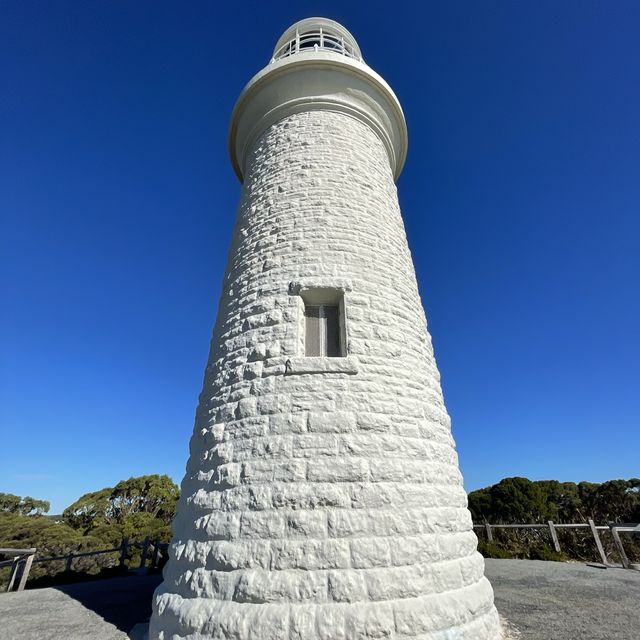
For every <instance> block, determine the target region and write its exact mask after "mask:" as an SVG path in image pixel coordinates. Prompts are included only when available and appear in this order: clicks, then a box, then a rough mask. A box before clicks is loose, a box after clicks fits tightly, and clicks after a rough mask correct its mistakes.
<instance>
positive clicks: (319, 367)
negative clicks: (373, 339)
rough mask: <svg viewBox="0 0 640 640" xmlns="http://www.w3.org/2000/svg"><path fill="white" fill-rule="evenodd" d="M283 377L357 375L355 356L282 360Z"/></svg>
mask: <svg viewBox="0 0 640 640" xmlns="http://www.w3.org/2000/svg"><path fill="white" fill-rule="evenodd" d="M283 364H284V367H285V371H284V375H286V376H293V375H300V374H305V373H346V374H348V375H355V374H356V373H358V359H357V358H356V357H355V356H346V357H343V358H328V357H322V356H320V357H308V358H307V357H295V358H284V359H283Z"/></svg>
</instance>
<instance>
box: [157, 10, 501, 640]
mask: <svg viewBox="0 0 640 640" xmlns="http://www.w3.org/2000/svg"><path fill="white" fill-rule="evenodd" d="M229 145H230V151H231V158H232V161H233V165H234V167H235V170H236V172H237V174H238V177H239V178H240V180H241V181H242V196H241V200H240V205H239V209H238V217H237V222H236V227H235V232H234V237H233V242H232V245H231V249H230V253H229V259H228V264H227V269H226V273H225V276H224V286H223V294H222V297H221V300H220V304H219V309H218V318H217V322H216V326H215V329H214V333H213V339H212V342H211V352H210V356H209V362H208V365H207V368H206V373H205V379H204V386H203V390H202V394H201V396H200V405H199V407H198V411H197V415H196V424H195V430H194V434H193V438H192V440H191V449H190V450H191V455H190V458H189V462H188V465H187V470H186V475H185V478H184V481H183V483H182V497H181V500H180V503H179V506H178V514H177V516H176V519H175V522H174V539H173V543H172V545H171V548H170V560H169V563H168V565H167V566H166V568H165V572H164V583H163V584H162V585H161V586H160V587H159V589H158V590H157V592H156V594H155V597H154V613H153V617H152V619H151V624H150V636H151V638H153V639H163V640H169V639H172V640H177V639H184V640H186V639H189V640H203V639H216V640H218V639H219V640H368V639H372V640H373V639H382V638H384V639H397V640H400V639H409V638H414V639H416V640H418V639H420V640H426V639H427V638H428V639H432V640H436V639H437V640H463V639H464V640H485V639H486V640H497V638H499V635H500V633H499V627H498V616H497V613H496V610H495V608H494V606H493V593H492V589H491V586H490V584H489V582H488V581H487V580H486V578H485V577H484V564H483V559H482V557H481V556H480V555H479V554H478V553H477V551H476V537H475V535H474V533H473V530H472V523H471V518H470V515H469V512H468V511H467V508H466V495H465V492H464V489H463V487H462V482H461V477H460V472H459V470H458V460H457V456H456V452H455V447H454V442H453V440H452V437H451V432H450V424H449V418H448V416H447V412H446V409H445V407H444V403H443V399H442V392H441V389H440V381H439V375H438V370H437V368H436V363H435V359H434V355H433V350H432V347H431V340H430V337H429V334H428V333H427V329H426V320H425V315H424V311H423V308H422V304H421V302H420V297H419V294H418V288H417V284H416V277H415V273H414V268H413V264H412V260H411V255H410V253H409V249H408V246H407V240H406V237H405V232H404V227H403V223H402V218H401V216H400V210H399V207H398V198H397V194H396V187H395V184H394V179H395V178H396V177H397V176H398V175H399V173H400V171H401V169H402V165H403V163H404V160H405V155H406V149H407V131H406V125H405V121H404V116H403V114H402V109H401V108H400V104H399V102H398V99H397V98H396V96H395V95H394V93H393V91H392V90H391V89H390V88H389V85H387V83H386V82H385V81H384V80H383V79H382V78H381V77H380V76H379V75H378V74H377V73H375V72H374V71H373V70H372V69H370V68H369V67H368V66H367V65H366V64H365V63H364V61H363V59H362V55H361V53H360V49H359V47H358V44H357V43H356V41H355V39H354V38H353V36H352V35H351V34H350V33H349V32H348V31H347V30H346V29H345V28H344V27H342V26H341V25H339V24H337V23H335V22H333V21H331V20H326V19H323V18H310V19H308V20H303V21H301V22H299V23H297V24H294V25H293V26H292V27H290V28H289V29H287V31H286V32H285V33H284V35H283V36H282V37H281V38H280V40H279V41H278V43H277V44H276V48H275V51H274V53H273V57H272V59H271V61H270V62H269V64H267V66H266V67H265V68H264V69H263V70H262V71H260V72H259V73H258V74H257V75H256V76H254V78H253V79H252V80H251V81H250V82H249V84H248V85H247V86H246V87H245V89H244V91H243V92H242V94H241V96H240V98H239V100H238V102H237V104H236V107H235V110H234V112H233V117H232V121H231V129H230V138H229Z"/></svg>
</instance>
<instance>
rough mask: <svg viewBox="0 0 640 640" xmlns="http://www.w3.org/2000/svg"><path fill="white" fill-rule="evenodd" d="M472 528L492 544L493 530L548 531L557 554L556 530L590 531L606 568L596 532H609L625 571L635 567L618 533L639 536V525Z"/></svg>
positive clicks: (538, 524)
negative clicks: (482, 534)
mask: <svg viewBox="0 0 640 640" xmlns="http://www.w3.org/2000/svg"><path fill="white" fill-rule="evenodd" d="M473 528H474V529H483V530H484V531H485V533H486V535H487V540H488V541H489V542H493V530H494V529H548V530H549V534H550V536H551V541H552V543H553V548H554V549H555V551H557V552H558V553H560V551H561V548H560V541H559V539H558V533H557V529H590V530H591V535H593V539H594V541H595V543H596V547H597V549H598V553H599V554H600V558H601V559H602V564H604V565H606V566H612V564H611V562H610V561H609V559H608V557H607V554H606V553H605V550H604V547H603V545H602V540H601V539H600V534H599V533H598V532H599V531H610V532H611V537H612V538H613V543H614V545H615V547H616V550H617V552H618V555H619V556H620V562H621V564H622V566H623V567H624V568H625V569H634V568H635V567H633V566H631V565H632V563H631V562H629V557H628V556H627V554H626V552H625V550H624V546H623V544H622V540H621V538H620V533H637V534H639V535H640V524H638V523H613V522H612V523H609V524H607V525H597V524H595V523H594V521H593V520H591V519H589V520H588V521H587V522H586V523H585V522H578V523H570V524H565V523H556V522H553V520H548V521H547V523H546V524H542V523H535V524H489V523H488V522H485V523H483V524H474V525H473Z"/></svg>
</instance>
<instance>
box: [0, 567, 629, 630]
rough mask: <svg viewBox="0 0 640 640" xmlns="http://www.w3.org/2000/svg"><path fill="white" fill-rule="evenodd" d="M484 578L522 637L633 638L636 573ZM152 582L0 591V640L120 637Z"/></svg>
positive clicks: (534, 570) (141, 610) (539, 572)
mask: <svg viewBox="0 0 640 640" xmlns="http://www.w3.org/2000/svg"><path fill="white" fill-rule="evenodd" d="M487 576H488V577H489V579H490V580H491V582H492V583H493V586H494V590H495V593H496V604H497V606H498V610H499V611H500V613H501V614H502V615H503V616H505V617H506V618H507V619H508V620H509V621H510V622H511V623H512V625H513V626H514V627H515V628H516V629H517V630H518V631H519V632H520V636H519V638H520V639H521V640H639V639H640V571H638V572H636V571H624V570H622V569H606V570H605V569H595V568H592V567H587V566H585V565H582V564H563V563H557V562H536V561H532V560H487ZM159 581H160V578H159V576H133V577H129V578H113V579H111V580H102V581H100V582H85V583H82V584H74V585H67V586H64V587H58V588H50V589H37V590H33V591H24V592H22V593H7V594H0V640H89V639H91V640H127V638H128V632H129V631H130V630H131V629H132V628H133V627H134V626H135V625H136V623H140V622H144V621H146V620H147V619H148V617H149V614H150V612H151V610H150V599H151V594H152V593H153V590H154V589H155V587H156V585H157V584H158V582H159ZM516 637H518V636H517V635H516Z"/></svg>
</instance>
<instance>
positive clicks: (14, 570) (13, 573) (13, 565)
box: [7, 556, 20, 591]
mask: <svg viewBox="0 0 640 640" xmlns="http://www.w3.org/2000/svg"><path fill="white" fill-rule="evenodd" d="M19 564H20V557H19V556H16V557H15V558H14V559H13V562H12V563H11V573H10V575H9V584H8V585H7V591H12V590H13V583H14V582H15V579H16V574H17V573H18V565H19Z"/></svg>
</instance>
